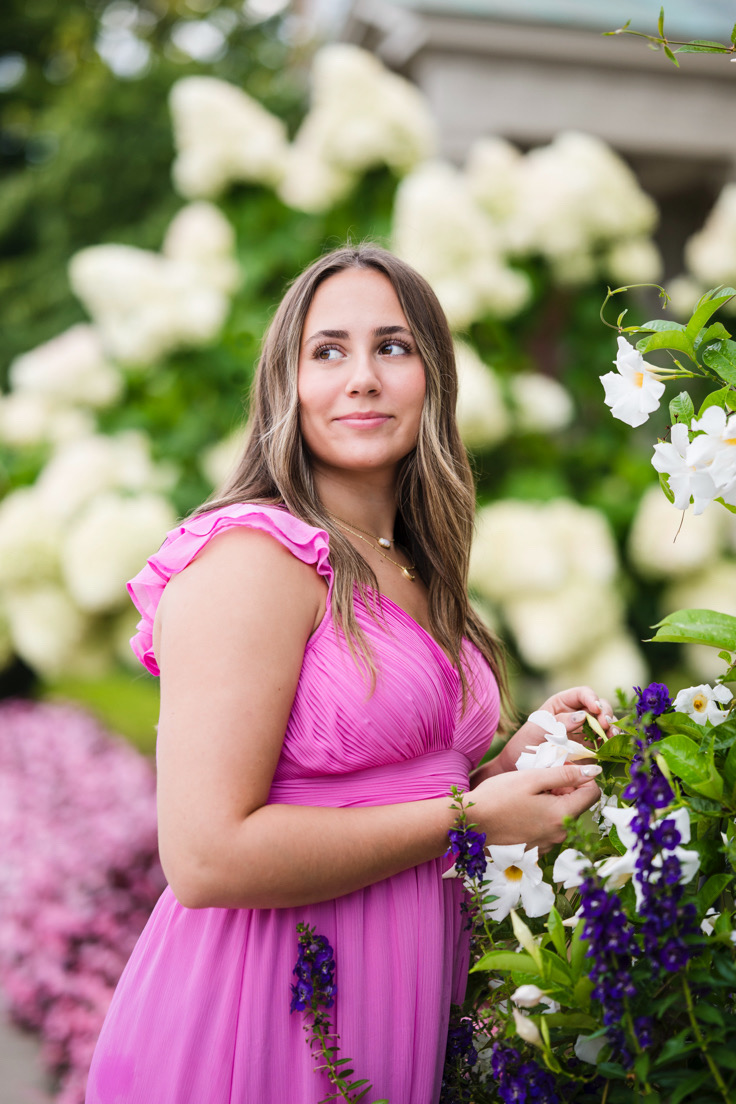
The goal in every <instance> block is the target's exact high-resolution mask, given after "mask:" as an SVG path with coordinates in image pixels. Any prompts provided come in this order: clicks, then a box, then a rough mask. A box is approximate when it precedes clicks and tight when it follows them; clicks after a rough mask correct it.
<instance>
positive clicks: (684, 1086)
mask: <svg viewBox="0 0 736 1104" xmlns="http://www.w3.org/2000/svg"><path fill="white" fill-rule="evenodd" d="M710 1079H711V1072H710V1070H700V1071H699V1072H698V1073H694V1074H692V1076H691V1077H688V1079H687V1080H686V1081H681V1082H680V1084H679V1085H678V1086H677V1088H676V1089H675V1091H674V1092H673V1093H672V1096H671V1097H670V1099H669V1104H680V1102H681V1101H683V1100H685V1099H686V1098H687V1097H688V1096H690V1094H691V1093H693V1092H695V1090H696V1089H699V1088H700V1086H701V1085H707V1084H708V1082H709V1081H710Z"/></svg>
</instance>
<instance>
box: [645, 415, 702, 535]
mask: <svg viewBox="0 0 736 1104" xmlns="http://www.w3.org/2000/svg"><path fill="white" fill-rule="evenodd" d="M670 442H671V443H669V444H668V443H667V442H666V441H660V442H659V444H657V445H655V446H654V456H653V457H652V467H653V468H654V470H655V471H658V472H661V473H662V474H664V475H666V476H667V480H668V482H669V485H670V489H671V491H672V493H673V495H674V496H675V501H674V506H675V508H676V509H677V510H687V508H688V506H689V505H690V502H691V501H692V504H693V513H694V514H702V512H703V510H704V509H705V507H706V506H708V505H709V503H711V502H712V501H713V499H714V498H715V497H716V495H717V493H718V492H717V491H716V485H715V483H714V482H713V479H712V477H711V475H710V473H709V472H707V471H704V470H702V469H699V468H697V467H696V466H695V465H694V464H692V463H690V462H689V457H690V456H691V453H690V451H689V450H690V433H689V431H688V428H687V426H686V425H685V423H684V422H677V423H676V425H673V426H672V429H671V431H670Z"/></svg>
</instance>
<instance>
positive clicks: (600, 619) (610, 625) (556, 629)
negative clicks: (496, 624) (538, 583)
mask: <svg viewBox="0 0 736 1104" xmlns="http://www.w3.org/2000/svg"><path fill="white" fill-rule="evenodd" d="M504 615H505V617H506V621H507V623H508V625H509V627H510V629H511V631H512V632H513V634H514V638H515V640H516V643H517V646H518V648H519V651H520V653H521V655H522V656H523V657H524V659H525V660H526V662H527V663H528V664H529V665H530V666H531V667H536V668H539V669H542V670H544V669H545V668H549V667H552V666H558V665H561V664H566V663H569V662H570V661H571V660H573V659H577V657H579V656H584V655H585V654H586V653H589V652H590V651H591V650H592V648H593V646H594V645H595V644H598V643H599V642H601V641H603V640H605V639H606V638H607V637H610V636H612V635H613V634H614V632H615V631H616V630H617V629H618V628H619V626H620V624H621V621H622V616H623V609H622V602H621V598H620V596H619V595H618V594H617V593H616V592H615V591H613V590H612V589H611V587H610V586H609V585H607V584H606V585H602V584H600V583H598V582H595V580H593V579H586V578H574V577H573V578H570V579H568V581H567V582H566V583H565V584H564V585H563V586H562V587H561V588H560V589H559V590H556V591H555V592H554V593H552V594H541V593H540V594H529V595H526V596H524V597H515V598H514V599H512V600H511V601H509V602H507V603H506V605H505V606H504Z"/></svg>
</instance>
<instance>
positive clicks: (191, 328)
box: [69, 245, 230, 364]
mask: <svg viewBox="0 0 736 1104" xmlns="http://www.w3.org/2000/svg"><path fill="white" fill-rule="evenodd" d="M69 277H70V280H71V284H72V288H73V290H74V293H75V294H76V295H77V296H78V298H79V299H81V300H82V302H83V303H84V305H85V307H86V308H87V310H88V311H89V313H90V314H91V315H92V317H93V319H94V320H95V322H96V324H97V326H98V328H99V331H100V333H101V335H102V338H103V341H104V343H105V347H106V348H107V349H108V350H109V351H110V353H111V354H112V355H113V356H114V357H116V359H118V360H120V361H121V362H122V363H125V364H150V363H151V362H152V361H154V360H157V359H158V358H159V357H163V356H165V355H166V354H168V353H169V352H171V350H172V349H176V348H178V347H179V346H182V345H202V344H206V343H207V342H208V341H212V340H213V339H214V338H215V337H216V336H217V334H218V333H219V332H220V329H221V328H222V325H223V323H224V321H225V318H226V317H227V313H228V310H229V306H230V301H229V299H228V297H227V295H225V294H224V293H223V292H222V291H220V290H219V288H217V287H214V286H212V285H211V284H208V283H207V281H206V279H205V277H204V274H203V273H202V271H201V269H200V268H199V266H198V265H195V264H192V263H183V262H181V261H173V260H170V259H169V258H167V257H164V256H162V255H161V254H158V253H151V252H149V251H148V250H145V249H137V248H135V247H133V246H130V245H93V246H90V247H89V248H88V249H83V250H81V252H79V253H76V254H75V255H74V257H72V260H71V262H70V265H69Z"/></svg>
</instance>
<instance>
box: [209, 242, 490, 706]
mask: <svg viewBox="0 0 736 1104" xmlns="http://www.w3.org/2000/svg"><path fill="white" fill-rule="evenodd" d="M353 268H370V269H374V270H375V271H376V272H379V273H382V274H383V275H384V276H386V277H387V279H388V280H390V282H391V284H392V286H393V288H394V291H395V292H396V296H397V298H398V300H399V303H400V304H401V308H402V310H403V312H404V315H405V317H406V319H407V321H408V323H409V327H410V329H411V332H412V334H413V335H414V339H415V341H416V344H417V349H418V352H419V355H420V357H421V360H422V362H423V364H424V371H425V377H426V392H425V400H424V407H423V411H422V417H421V422H420V428H419V438H418V441H417V444H416V447H415V449H413V451H412V452H410V453H409V455H408V456H406V457H405V458H404V460H403V461H402V463H401V466H400V470H399V475H398V481H397V489H396V506H397V516H396V527H395V535H396V540H397V542H398V543H399V544H400V545H402V546H403V547H404V548H406V550H407V553H408V555H409V556H410V558H411V561H412V563H414V564H416V567H417V570H418V572H419V574H420V576H421V578H422V579H423V580H424V583H425V585H426V587H427V590H428V592H429V623H430V626H431V630H432V634H433V636H434V637H435V639H436V640H437V641H438V642H439V643H440V644H441V645H442V647H443V648H444V649H445V651H446V652H447V653H448V654H449V655H450V656H451V658H452V660H453V662H454V663H455V665H456V666H457V668H458V670H459V671H460V674H461V677H462V682H463V699H464V700H465V695H466V691H467V681H466V675H465V672H464V670H463V664H462V663H461V658H460V649H461V645H462V641H463V637H467V638H468V639H469V640H471V641H472V642H473V643H474V644H475V645H476V646H477V647H478V648H479V650H480V651H481V653H482V654H483V656H484V657H485V658H486V660H487V661H488V663H489V664H490V666H491V668H492V670H493V672H494V674H495V676H496V679H497V681H498V684H499V687H500V689H501V695H502V702H503V704H504V712H505V713H506V715H508V714H509V713H510V709H509V698H508V682H507V676H506V667H505V662H504V656H503V649H502V646H501V645H500V644H499V642H498V640H497V639H496V638H495V637H494V636H493V634H492V633H490V632H489V630H488V629H487V628H486V626H485V625H484V624H483V622H482V621H481V619H480V617H478V615H477V614H476V613H475V611H474V610H473V608H472V607H471V605H470V604H469V601H468V593H467V586H468V559H469V555H470V544H471V540H472V535H473V518H474V513H475V490H474V485H473V477H472V473H471V470H470V465H469V463H468V458H467V454H466V451H465V448H464V446H463V444H462V441H461V440H460V435H459V433H458V429H457V424H456V421H455V405H456V401H457V371H456V367H455V354H454V348H453V343H452V335H451V334H450V329H449V326H448V324H447V319H446V318H445V314H444V311H443V310H442V307H441V306H440V304H439V301H438V299H437V297H436V295H435V294H434V292H433V291H432V289H431V287H430V286H429V284H428V283H427V281H426V280H425V279H424V278H423V277H422V276H420V275H419V274H418V273H417V272H415V271H414V269H412V268H411V267H410V266H409V265H408V264H406V263H405V262H404V261H401V260H399V258H398V257H395V256H394V255H393V254H392V253H389V252H387V251H386V250H384V249H381V248H379V247H378V246H376V245H371V244H367V245H365V244H364V245H358V246H346V247H344V248H342V249H336V250H334V251H333V252H331V253H327V254H325V255H324V256H322V257H320V258H319V260H317V261H315V262H314V264H312V265H310V266H309V268H307V269H306V270H305V271H304V272H303V273H302V274H301V275H300V276H298V277H297V279H296V280H295V281H294V282H293V283H292V285H291V287H290V288H289V289H288V291H287V292H286V295H285V296H284V298H283V299H282V301H281V304H280V305H279V307H278V309H277V311H276V313H275V315H274V317H273V320H272V322H271V325H270V326H269V328H268V331H267V333H266V336H265V338H264V342H263V349H262V352H261V357H260V360H259V363H258V368H257V371H256V375H255V379H254V381H253V386H252V389H251V401H250V420H249V434H248V440H247V443H246V446H245V451H244V453H243V455H242V458H241V459H240V461H239V463H238V465H237V467H236V469H235V470H234V472H233V473H232V475H231V476H230V477H229V479H228V480H227V481H226V483H225V485H224V486H223V488H222V489H221V490H220V491H219V493H217V494H216V496H215V497H213V498H211V499H210V500H209V501H208V502H206V503H205V504H204V505H203V506H202V507H200V509H199V510H198V511H197V513H202V512H204V511H206V510H213V509H218V508H220V507H223V506H229V505H232V504H233V503H237V502H260V503H263V504H271V505H281V504H283V505H284V506H286V508H287V509H288V510H289V512H290V513H292V514H294V515H295V516H296V517H299V518H301V519H302V520H303V521H305V522H307V524H309V525H313V526H315V527H317V528H319V529H324V530H326V531H327V533H329V536H330V563H331V565H332V568H333V570H334V573H335V581H334V585H333V597H332V612H333V618H334V621H335V625H336V627H337V628H338V629H340V630H341V631H342V632H343V633H344V634H345V636H346V638H347V641H348V644H349V646H350V649H351V651H352V652H353V654H354V655H356V656H358V657H360V659H361V661H362V662H363V663H364V664H365V666H366V668H367V669H368V671H369V672H370V674H371V677H372V678H375V666H374V663H373V659H372V656H371V649H370V646H369V644H368V641H367V640H366V638H365V635H364V634H363V633H362V631H361V629H360V627H359V625H358V623H357V620H356V617H355V610H354V606H353V588H354V585H355V584H357V586H358V588H359V590H360V592H361V595H362V597H363V599H364V601H365V603H366V605H367V607H368V608H369V609H370V610H372V611H373V612H374V613H375V611H376V605H377V606H378V610H379V611H380V598H379V599H378V600H377V602H376V598H375V595H376V594H377V593H378V581H377V579H376V576H375V574H374V572H373V571H372V570H371V568H370V567H369V565H368V564H367V563H366V561H365V560H364V558H363V557H362V556H361V555H360V553H359V552H358V551H357V550H356V549H355V548H354V547H353V545H352V544H351V543H350V541H349V540H348V539H347V538H346V537H345V536H344V535H343V533H342V532H341V531H340V530H339V529H338V528H337V527H336V525H335V523H334V521H333V519H332V518H331V517H330V515H329V514H328V513H327V511H326V510H325V508H324V506H323V504H322V502H321V501H320V497H319V494H318V493H317V489H316V486H315V483H314V478H313V472H312V466H311V463H310V458H309V453H308V451H307V448H306V446H305V444H304V441H303V438H302V434H301V429H300V425H299V399H298V394H297V370H298V365H299V353H300V347H301V341H302V333H303V329H304V321H305V318H306V316H307V311H308V310H309V307H310V305H311V303H312V300H313V298H314V295H315V292H316V290H317V288H318V287H319V286H320V284H322V283H324V281H325V280H327V279H329V277H330V276H334V275H335V274H336V273H338V272H344V271H345V270H347V269H353ZM371 592H372V593H371Z"/></svg>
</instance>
